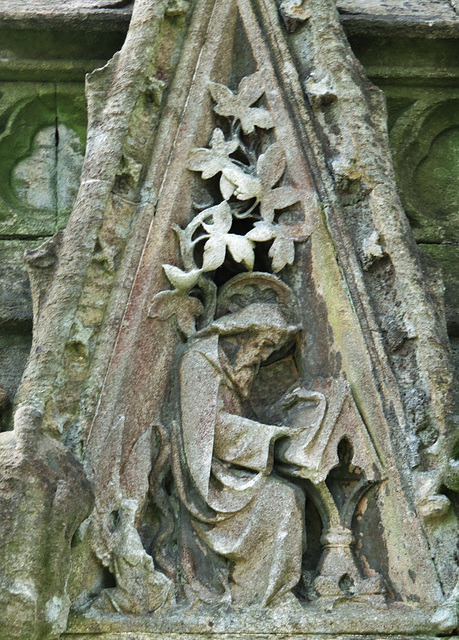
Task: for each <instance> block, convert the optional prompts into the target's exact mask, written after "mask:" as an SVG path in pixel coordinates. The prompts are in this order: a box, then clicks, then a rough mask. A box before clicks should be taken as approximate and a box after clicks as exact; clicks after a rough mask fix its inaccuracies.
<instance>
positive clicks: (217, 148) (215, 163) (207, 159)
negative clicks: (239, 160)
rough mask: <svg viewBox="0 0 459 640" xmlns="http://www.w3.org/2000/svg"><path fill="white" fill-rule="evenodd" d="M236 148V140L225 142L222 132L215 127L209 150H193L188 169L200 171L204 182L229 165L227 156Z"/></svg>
mask: <svg viewBox="0 0 459 640" xmlns="http://www.w3.org/2000/svg"><path fill="white" fill-rule="evenodd" d="M238 146H239V141H238V140H237V139H235V138H233V139H232V140H229V141H228V142H227V141H226V140H225V136H224V134H223V131H222V130H221V129H219V128H218V127H217V128H216V129H214V132H213V134H212V138H211V139H210V149H205V148H200V149H194V150H193V151H192V152H191V154H190V157H189V161H188V168H189V169H191V170H192V171H201V172H202V177H203V178H204V180H208V179H209V178H213V176H215V175H216V174H217V173H219V172H220V171H222V169H223V168H224V167H226V166H229V165H231V159H230V158H229V155H230V154H231V153H234V152H235V151H236V149H237V148H238Z"/></svg>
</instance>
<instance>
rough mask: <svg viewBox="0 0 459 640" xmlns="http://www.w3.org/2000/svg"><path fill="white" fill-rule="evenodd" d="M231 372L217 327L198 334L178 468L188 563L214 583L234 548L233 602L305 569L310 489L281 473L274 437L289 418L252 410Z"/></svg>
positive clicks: (284, 584)
mask: <svg viewBox="0 0 459 640" xmlns="http://www.w3.org/2000/svg"><path fill="white" fill-rule="evenodd" d="M231 373H232V368H231V365H230V364H229V362H228V361H227V359H226V356H225V355H224V353H223V351H222V350H221V348H220V347H219V337H218V335H213V336H210V337H206V338H201V339H198V340H195V341H193V342H191V344H190V345H189V347H188V350H187V351H186V353H185V354H184V355H183V357H182V360H181V364H180V374H179V375H180V381H179V382H180V402H179V413H180V415H179V419H178V421H177V425H176V429H175V435H174V442H175V456H174V459H175V462H174V475H175V478H176V481H177V484H178V486H179V494H180V496H181V499H182V507H183V513H184V521H182V526H183V527H184V530H186V528H187V523H188V525H189V529H188V534H189V535H188V548H187V549H185V553H184V557H186V558H187V560H186V561H184V564H187V565H188V566H187V567H184V569H183V570H184V573H185V574H187V575H188V577H189V580H190V582H191V581H194V583H196V576H198V580H199V576H201V578H200V579H201V582H206V581H207V582H208V583H209V584H201V587H203V588H204V590H205V589H209V587H210V582H212V575H211V573H212V571H213V572H214V573H219V572H220V575H221V571H222V568H221V567H222V565H221V560H222V558H225V559H226V560H228V561H230V563H231V565H230V566H231V573H230V577H229V586H228V588H229V590H230V593H231V599H232V601H233V603H235V604H247V605H250V604H259V605H262V606H264V605H266V604H268V603H269V602H271V601H273V600H274V599H276V598H280V597H281V596H282V595H284V594H286V593H288V592H289V591H290V590H291V589H292V588H293V587H294V586H295V585H296V584H297V582H298V581H299V579H300V574H301V558H302V552H303V538H304V535H303V533H304V495H303V493H302V491H301V490H300V489H299V488H298V487H296V486H294V485H292V484H290V483H289V482H288V481H286V480H285V479H282V478H280V477H277V476H276V475H275V473H273V468H274V443H275V442H276V440H278V439H279V438H281V437H285V436H286V435H288V433H289V428H288V427H283V426H274V425H268V424H263V423H260V422H258V421H256V420H252V419H249V418H246V417H245V416H244V415H243V414H244V406H243V405H244V403H243V399H242V396H241V394H240V391H239V389H238V387H237V384H236V383H235V382H234V380H233V379H232V375H231ZM203 543H204V544H203ZM209 550H210V554H209ZM198 556H199V557H198ZM212 557H213V558H214V560H213V561H212ZM219 561H220V564H219ZM204 565H206V567H207V568H206V570H204ZM226 565H227V563H226ZM187 568H188V569H189V571H187ZM190 573H194V577H191V575H190Z"/></svg>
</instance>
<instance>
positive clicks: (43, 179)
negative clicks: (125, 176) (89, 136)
mask: <svg viewBox="0 0 459 640" xmlns="http://www.w3.org/2000/svg"><path fill="white" fill-rule="evenodd" d="M82 165H83V150H82V147H81V141H80V138H79V136H78V134H77V133H76V131H74V130H73V129H70V128H69V127H67V126H66V125H65V124H60V125H59V126H58V127H57V128H55V127H51V126H50V127H44V128H43V129H41V130H40V131H39V132H38V133H37V134H36V136H35V139H34V141H33V145H32V151H31V154H30V155H29V156H28V157H26V158H24V159H23V160H21V161H20V162H19V163H18V164H17V165H16V167H15V169H14V171H13V176H12V186H13V190H14V191H15V194H16V196H17V197H18V198H19V200H21V201H22V202H24V204H26V205H28V206H30V207H33V208H34V209H47V210H51V211H55V212H56V217H57V218H61V216H62V215H66V214H68V213H70V211H71V209H72V206H73V203H74V201H75V198H76V195H77V192H78V186H79V177H80V173H81V167H82Z"/></svg>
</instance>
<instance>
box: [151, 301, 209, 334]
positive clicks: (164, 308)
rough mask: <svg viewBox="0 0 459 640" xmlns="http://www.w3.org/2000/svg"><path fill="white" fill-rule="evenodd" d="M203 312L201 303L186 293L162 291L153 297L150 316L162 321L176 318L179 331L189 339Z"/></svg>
mask: <svg viewBox="0 0 459 640" xmlns="http://www.w3.org/2000/svg"><path fill="white" fill-rule="evenodd" d="M203 311H204V307H203V305H202V304H201V302H200V301H199V300H198V299H197V298H195V297H193V296H189V295H188V294H186V293H185V292H184V291H161V292H160V293H157V294H156V295H155V296H154V297H153V300H152V303H151V306H150V309H149V311H148V316H149V317H150V318H159V319H160V320H169V319H170V318H172V317H173V316H175V322H176V324H177V328H178V330H179V331H181V332H182V333H183V334H184V335H185V336H186V337H189V336H190V335H192V334H193V333H194V332H195V331H196V318H198V317H199V316H200V315H201V314H202V313H203Z"/></svg>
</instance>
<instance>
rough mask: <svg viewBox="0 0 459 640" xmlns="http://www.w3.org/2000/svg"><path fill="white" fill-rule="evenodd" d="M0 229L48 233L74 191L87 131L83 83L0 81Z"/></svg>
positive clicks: (62, 217) (59, 222)
mask: <svg viewBox="0 0 459 640" xmlns="http://www.w3.org/2000/svg"><path fill="white" fill-rule="evenodd" d="M0 122H1V123H2V129H1V133H0V158H1V159H0V185H1V187H0V234H1V235H3V236H14V235H21V236H49V235H52V234H53V233H55V232H56V231H57V230H58V229H59V228H62V227H63V226H65V223H66V221H67V219H68V216H69V214H70V211H71V209H72V206H73V202H74V200H75V197H76V193H77V191H78V181H79V176H80V171H81V166H82V162H83V154H84V143H85V133H86V108H85V101H84V90H83V86H82V85H79V84H69V85H66V84H59V85H56V84H55V83H14V84H13V83H9V82H6V83H1V84H0Z"/></svg>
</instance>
